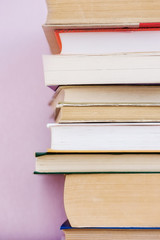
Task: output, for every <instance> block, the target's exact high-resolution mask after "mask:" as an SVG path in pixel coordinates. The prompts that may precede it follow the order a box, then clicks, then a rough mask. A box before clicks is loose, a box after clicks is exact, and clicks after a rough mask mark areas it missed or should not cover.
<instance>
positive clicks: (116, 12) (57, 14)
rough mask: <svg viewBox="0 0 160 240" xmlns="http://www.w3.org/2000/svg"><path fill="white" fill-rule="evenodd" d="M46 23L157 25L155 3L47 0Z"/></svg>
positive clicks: (149, 0) (159, 17) (159, 16)
mask: <svg viewBox="0 0 160 240" xmlns="http://www.w3.org/2000/svg"><path fill="white" fill-rule="evenodd" d="M46 2H47V6H48V15H47V20H46V24H58V25H63V24H67V25H69V24H73V25H74V24H79V25H80V24H88V23H92V24H105V23H106V24H113V23H114V24H122V23H133V24H136V23H150V22H151V23H154V22H155V23H156V22H160V4H159V1H158V0H143V1H142V0H140V1H134V2H133V1H131V0H127V4H126V1H123V0H120V1H119V0H116V1H114V3H113V2H112V1H110V0H103V1H97V0H88V1H87V2H85V1H83V0H79V1H78V3H77V1H75V0H72V1H71V2H70V3H68V1H66V0H61V1H55V0H47V1H46Z"/></svg>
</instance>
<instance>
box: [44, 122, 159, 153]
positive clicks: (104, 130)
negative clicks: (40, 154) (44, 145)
mask: <svg viewBox="0 0 160 240" xmlns="http://www.w3.org/2000/svg"><path fill="white" fill-rule="evenodd" d="M48 127H49V128H50V130H51V149H53V150H64V151H65V150H68V151H72V150H73V151H79V150H81V151H92V150H93V151H159V150H160V123H102V124H98V123H95V124H90V123H88V124H76V123H75V124H55V123H50V124H48Z"/></svg>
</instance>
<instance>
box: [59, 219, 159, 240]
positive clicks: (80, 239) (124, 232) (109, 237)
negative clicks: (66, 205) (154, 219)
mask: <svg viewBox="0 0 160 240" xmlns="http://www.w3.org/2000/svg"><path fill="white" fill-rule="evenodd" d="M61 230H62V231H63V232H64V234H65V240H75V239H76V240H84V239H86V240H100V239H101V240H113V239H114V240H122V239H123V240H135V239H136V240H160V229H159V228H145V229H144V228H132V227H130V228H104V227H96V228H77V227H71V225H70V223H69V221H68V220H67V221H66V222H64V223H63V224H62V226H61Z"/></svg>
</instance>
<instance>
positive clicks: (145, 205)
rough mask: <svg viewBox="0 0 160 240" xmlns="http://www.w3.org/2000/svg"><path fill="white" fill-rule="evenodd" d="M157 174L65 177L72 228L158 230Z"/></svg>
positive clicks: (159, 189) (159, 176) (159, 184)
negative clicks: (145, 228)
mask: <svg viewBox="0 0 160 240" xmlns="http://www.w3.org/2000/svg"><path fill="white" fill-rule="evenodd" d="M159 199H160V174H71V175H66V179H65V188H64V205H65V211H66V215H67V218H68V220H69V222H70V224H71V226H72V227H148V228H149V227H160V217H159V216H160V204H159Z"/></svg>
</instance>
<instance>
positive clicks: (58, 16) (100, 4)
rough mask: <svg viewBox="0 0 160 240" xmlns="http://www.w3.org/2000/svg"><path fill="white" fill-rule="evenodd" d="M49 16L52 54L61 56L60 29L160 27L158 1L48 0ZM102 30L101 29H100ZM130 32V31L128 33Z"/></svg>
mask: <svg viewBox="0 0 160 240" xmlns="http://www.w3.org/2000/svg"><path fill="white" fill-rule="evenodd" d="M47 7H48V15H47V20H46V23H45V24H44V25H43V29H44V32H45V35H46V38H47V40H48V43H49V45H50V48H51V51H52V53H56V54H57V53H60V52H61V48H62V44H61V39H60V36H59V30H66V31H73V30H77V29H78V30H79V29H80V30H81V29H83V30H84V29H86V30H87V31H88V30H90V31H91V30H97V31H101V29H102V30H103V29H105V30H106V29H109V30H110V29H113V31H115V29H117V28H124V29H126V28H131V29H132V30H134V29H141V28H142V29H144V30H145V28H153V27H154V28H157V27H160V24H159V22H160V17H159V16H160V6H159V2H158V0H154V1H153V0H149V1H147V0H143V1H142V0H141V1H131V0H128V1H127V3H126V1H122V0H120V1H118V0H117V1H114V3H112V1H110V0H105V1H95V0H89V1H85V2H84V1H82V0H80V1H79V2H78V3H77V2H76V1H75V0H73V1H71V2H70V3H68V2H67V1H66V0H63V1H55V0H47ZM97 28H98V29H97ZM125 31H126V30H125Z"/></svg>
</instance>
